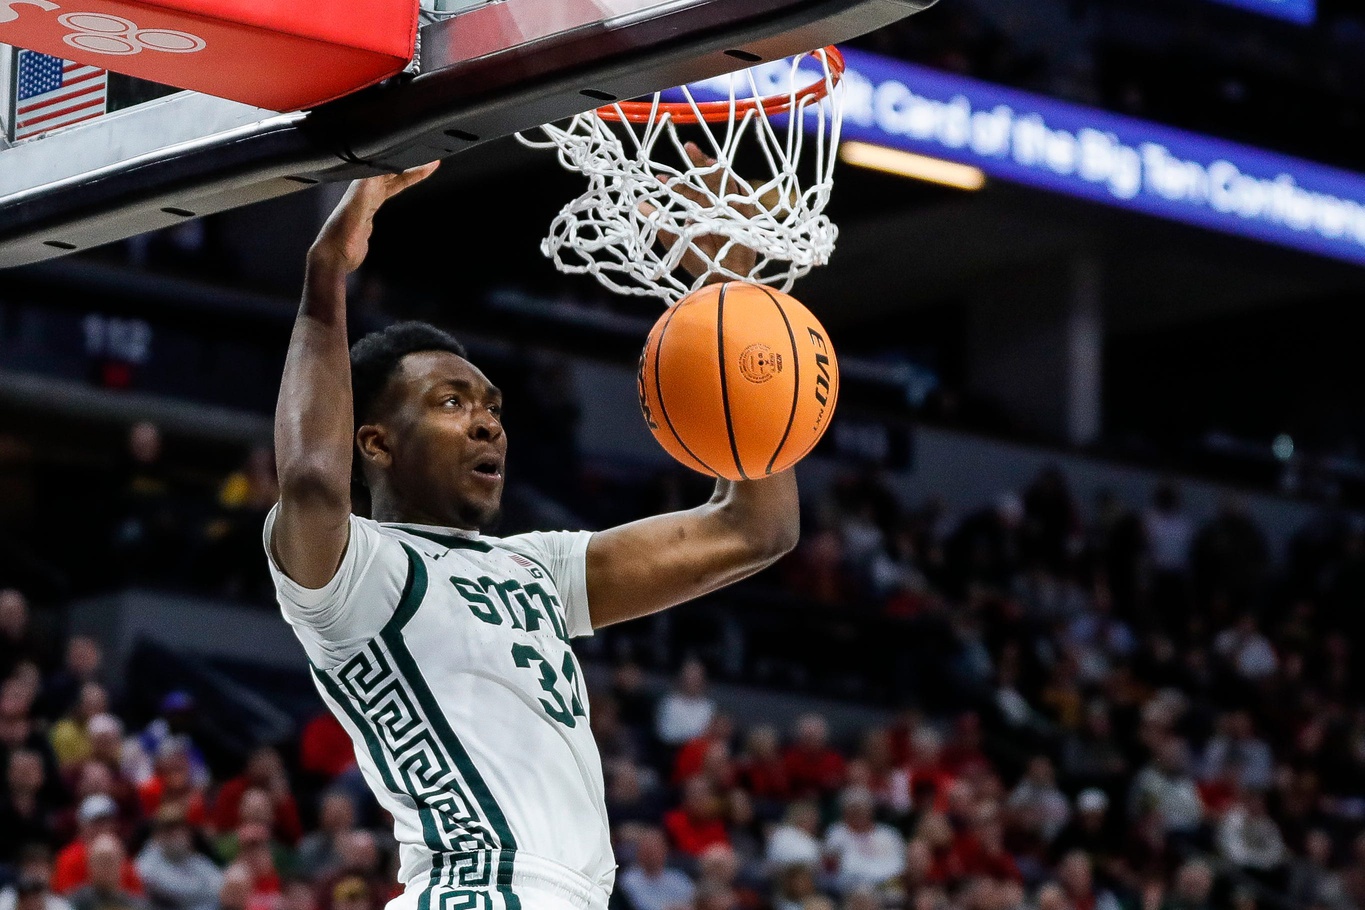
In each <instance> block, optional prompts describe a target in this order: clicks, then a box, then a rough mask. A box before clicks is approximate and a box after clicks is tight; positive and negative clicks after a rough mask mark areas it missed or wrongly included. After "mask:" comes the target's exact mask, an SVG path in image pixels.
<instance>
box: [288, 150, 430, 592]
mask: <svg viewBox="0 0 1365 910" xmlns="http://www.w3.org/2000/svg"><path fill="white" fill-rule="evenodd" d="M435 169H436V165H435V164H430V165H427V166H425V167H420V168H414V169H412V170H410V171H405V172H404V173H401V174H386V175H383V176H380V177H371V178H368V179H366V180H357V181H356V182H355V183H352V184H351V186H350V188H349V189H348V190H347V191H346V195H345V196H343V197H342V199H341V202H340V203H339V204H338V205H337V207H336V210H335V211H333V212H332V214H331V217H329V218H328V219H327V223H326V224H324V225H323V227H322V230H321V231H320V232H319V233H318V238H317V240H315V241H314V242H313V246H312V248H311V249H310V250H309V251H308V269H307V273H306V277H305V279H304V289H303V302H302V304H301V305H300V307H299V315H298V318H297V320H296V321H295V323H294V333H293V335H292V337H291V338H290V340H289V354H288V356H287V357H286V358H285V363H284V377H283V379H282V380H281V383H280V398H279V401H278V403H277V404H276V406H275V462H276V466H277V468H278V471H279V478H280V510H279V515H278V516H277V518H276V521H275V528H274V534H273V537H272V539H271V541H270V547H271V552H272V553H273V554H274V557H275V561H276V563H277V564H278V565H279V567H280V568H281V569H282V570H283V571H284V573H285V574H286V575H288V576H289V577H290V578H291V579H293V580H294V581H295V582H296V583H298V584H300V585H303V586H304V587H308V588H321V587H323V586H324V585H326V584H327V582H328V581H330V580H331V578H332V575H333V574H334V573H335V572H336V569H337V566H338V564H339V563H340V562H341V557H342V555H343V554H344V553H345V552H346V541H347V533H348V530H347V529H348V527H349V520H350V514H351V455H352V449H353V447H354V442H353V439H354V435H355V425H354V418H353V416H352V407H351V361H350V349H349V345H348V341H347V337H346V278H347V276H349V275H350V274H351V273H352V272H354V271H355V270H356V269H358V268H359V267H360V265H361V263H363V262H364V261H365V255H366V253H367V252H368V250H369V241H370V231H371V229H372V228H373V225H374V215H375V213H376V212H378V211H379V208H380V206H382V205H383V204H384V203H385V202H386V201H387V200H388V199H389V198H391V197H392V196H394V195H395V194H397V193H400V192H402V191H403V190H405V189H407V188H408V187H409V186H412V185H413V184H414V183H417V182H418V181H420V180H423V179H425V178H426V177H427V176H429V175H430V174H431V173H432V171H434V170H435Z"/></svg>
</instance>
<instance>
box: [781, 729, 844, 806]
mask: <svg viewBox="0 0 1365 910" xmlns="http://www.w3.org/2000/svg"><path fill="white" fill-rule="evenodd" d="M782 762H783V765H785V767H786V769H787V780H788V781H789V782H790V783H791V789H792V792H793V794H795V795H796V796H800V797H806V796H825V795H828V794H831V793H834V792H835V791H837V790H839V788H841V787H842V786H843V784H844V759H843V756H841V755H840V754H839V753H838V752H836V751H834V749H832V748H830V746H829V725H828V724H827V723H826V722H825V719H824V718H823V717H821V716H820V715H819V714H806V715H804V716H803V717H801V718H800V719H799V720H797V722H796V742H795V743H794V744H793V745H792V746H791V748H789V749H788V750H787V753H786V755H785V756H783V759H782Z"/></svg>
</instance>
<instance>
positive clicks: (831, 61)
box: [597, 44, 847, 124]
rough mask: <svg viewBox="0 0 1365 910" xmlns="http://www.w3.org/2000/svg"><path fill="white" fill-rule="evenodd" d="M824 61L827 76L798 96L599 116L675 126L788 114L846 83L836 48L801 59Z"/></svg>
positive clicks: (668, 104) (636, 106)
mask: <svg viewBox="0 0 1365 910" xmlns="http://www.w3.org/2000/svg"><path fill="white" fill-rule="evenodd" d="M805 57H814V58H816V59H823V61H824V64H825V75H824V76H823V77H822V78H819V79H816V80H815V81H814V82H812V83H811V84H810V85H807V86H805V87H803V88H800V89H797V90H796V91H795V92H784V93H782V94H780V95H769V96H767V97H766V98H745V99H742V100H741V99H737V98H734V99H730V100H727V101H698V102H687V101H618V102H616V103H614V104H607V105H603V106H602V107H599V108H598V109H597V116H598V117H600V118H602V119H603V120H605V121H607V122H608V123H621V122H626V123H653V122H655V121H656V120H660V119H662V118H664V117H668V118H669V119H671V120H672V121H673V122H674V123H679V124H697V123H701V122H703V121H704V122H706V123H727V122H729V121H730V120H731V119H732V118H735V117H742V116H744V115H745V114H748V113H750V112H752V111H757V110H760V109H761V110H763V112H764V113H766V114H767V115H768V116H775V115H777V114H785V113H787V112H788V111H790V110H792V108H793V107H795V108H797V109H801V108H804V107H805V106H806V105H808V104H811V103H814V102H817V101H821V100H823V99H824V98H826V97H827V96H828V95H829V93H830V91H831V90H832V89H833V88H834V86H836V85H838V84H839V82H840V80H842V79H843V76H844V70H845V68H846V66H847V64H846V63H845V62H844V55H843V53H842V52H841V51H840V50H839V48H837V47H835V46H834V45H832V44H831V45H829V46H828V47H823V48H817V49H815V50H813V51H807V52H806V53H804V54H802V55H800V58H798V59H803V58H805Z"/></svg>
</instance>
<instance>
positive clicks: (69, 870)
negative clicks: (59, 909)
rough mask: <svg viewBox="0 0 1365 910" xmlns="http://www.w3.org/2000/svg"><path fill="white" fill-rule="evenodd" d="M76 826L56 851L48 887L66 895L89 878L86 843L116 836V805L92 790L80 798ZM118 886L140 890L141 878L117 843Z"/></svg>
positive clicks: (88, 855)
mask: <svg viewBox="0 0 1365 910" xmlns="http://www.w3.org/2000/svg"><path fill="white" fill-rule="evenodd" d="M76 823H77V825H78V830H77V834H76V839H75V840H73V841H72V842H71V843H70V844H68V845H67V846H66V847H65V848H63V849H62V851H61V852H60V853H58V854H57V862H56V866H55V868H54V869H53V873H52V890H53V891H55V892H57V893H58V894H62V895H66V894H70V893H71V892H73V891H75V890H76V889H77V888H80V887H81V886H83V885H85V884H86V883H88V882H89V881H90V875H91V869H90V847H91V845H93V844H94V842H95V841H96V840H97V839H99V838H102V837H105V836H109V837H113V838H114V840H115V841H116V842H118V838H117V836H116V832H117V830H118V806H117V805H115V803H114V801H113V800H112V799H110V798H109V796H108V795H106V794H104V793H95V794H92V795H91V796H87V797H86V798H85V799H84V800H82V802H81V805H80V809H78V810H77V812H76ZM118 852H119V855H120V856H121V857H122V862H121V863H120V867H119V886H120V888H121V889H122V890H123V891H125V892H127V893H130V894H141V893H142V882H141V880H140V879H139V878H138V875H137V869H136V868H134V866H133V864H132V862H130V861H129V860H128V858H127V857H126V856H123V849H122V846H121V843H120V846H119V851H118Z"/></svg>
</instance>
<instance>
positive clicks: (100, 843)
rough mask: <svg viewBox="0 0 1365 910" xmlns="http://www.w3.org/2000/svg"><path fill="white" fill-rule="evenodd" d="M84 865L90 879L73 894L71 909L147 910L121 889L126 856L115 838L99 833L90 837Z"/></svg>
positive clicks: (126, 860) (139, 900)
mask: <svg viewBox="0 0 1365 910" xmlns="http://www.w3.org/2000/svg"><path fill="white" fill-rule="evenodd" d="M87 865H88V869H89V880H88V881H87V882H86V883H85V884H84V885H82V886H81V887H80V888H77V889H76V890H75V891H73V892H72V894H71V907H72V910H147V904H146V903H145V902H144V901H143V900H142V898H141V897H140V896H138V895H137V894H134V893H133V892H132V891H131V890H130V889H128V888H127V887H125V886H124V883H123V869H124V868H125V867H126V866H127V865H128V857H127V855H126V854H125V853H124V849H123V842H122V841H120V840H119V839H118V837H116V836H115V835H113V834H100V835H97V836H96V837H94V838H92V839H91V841H90V846H89V850H88V853H87Z"/></svg>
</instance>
